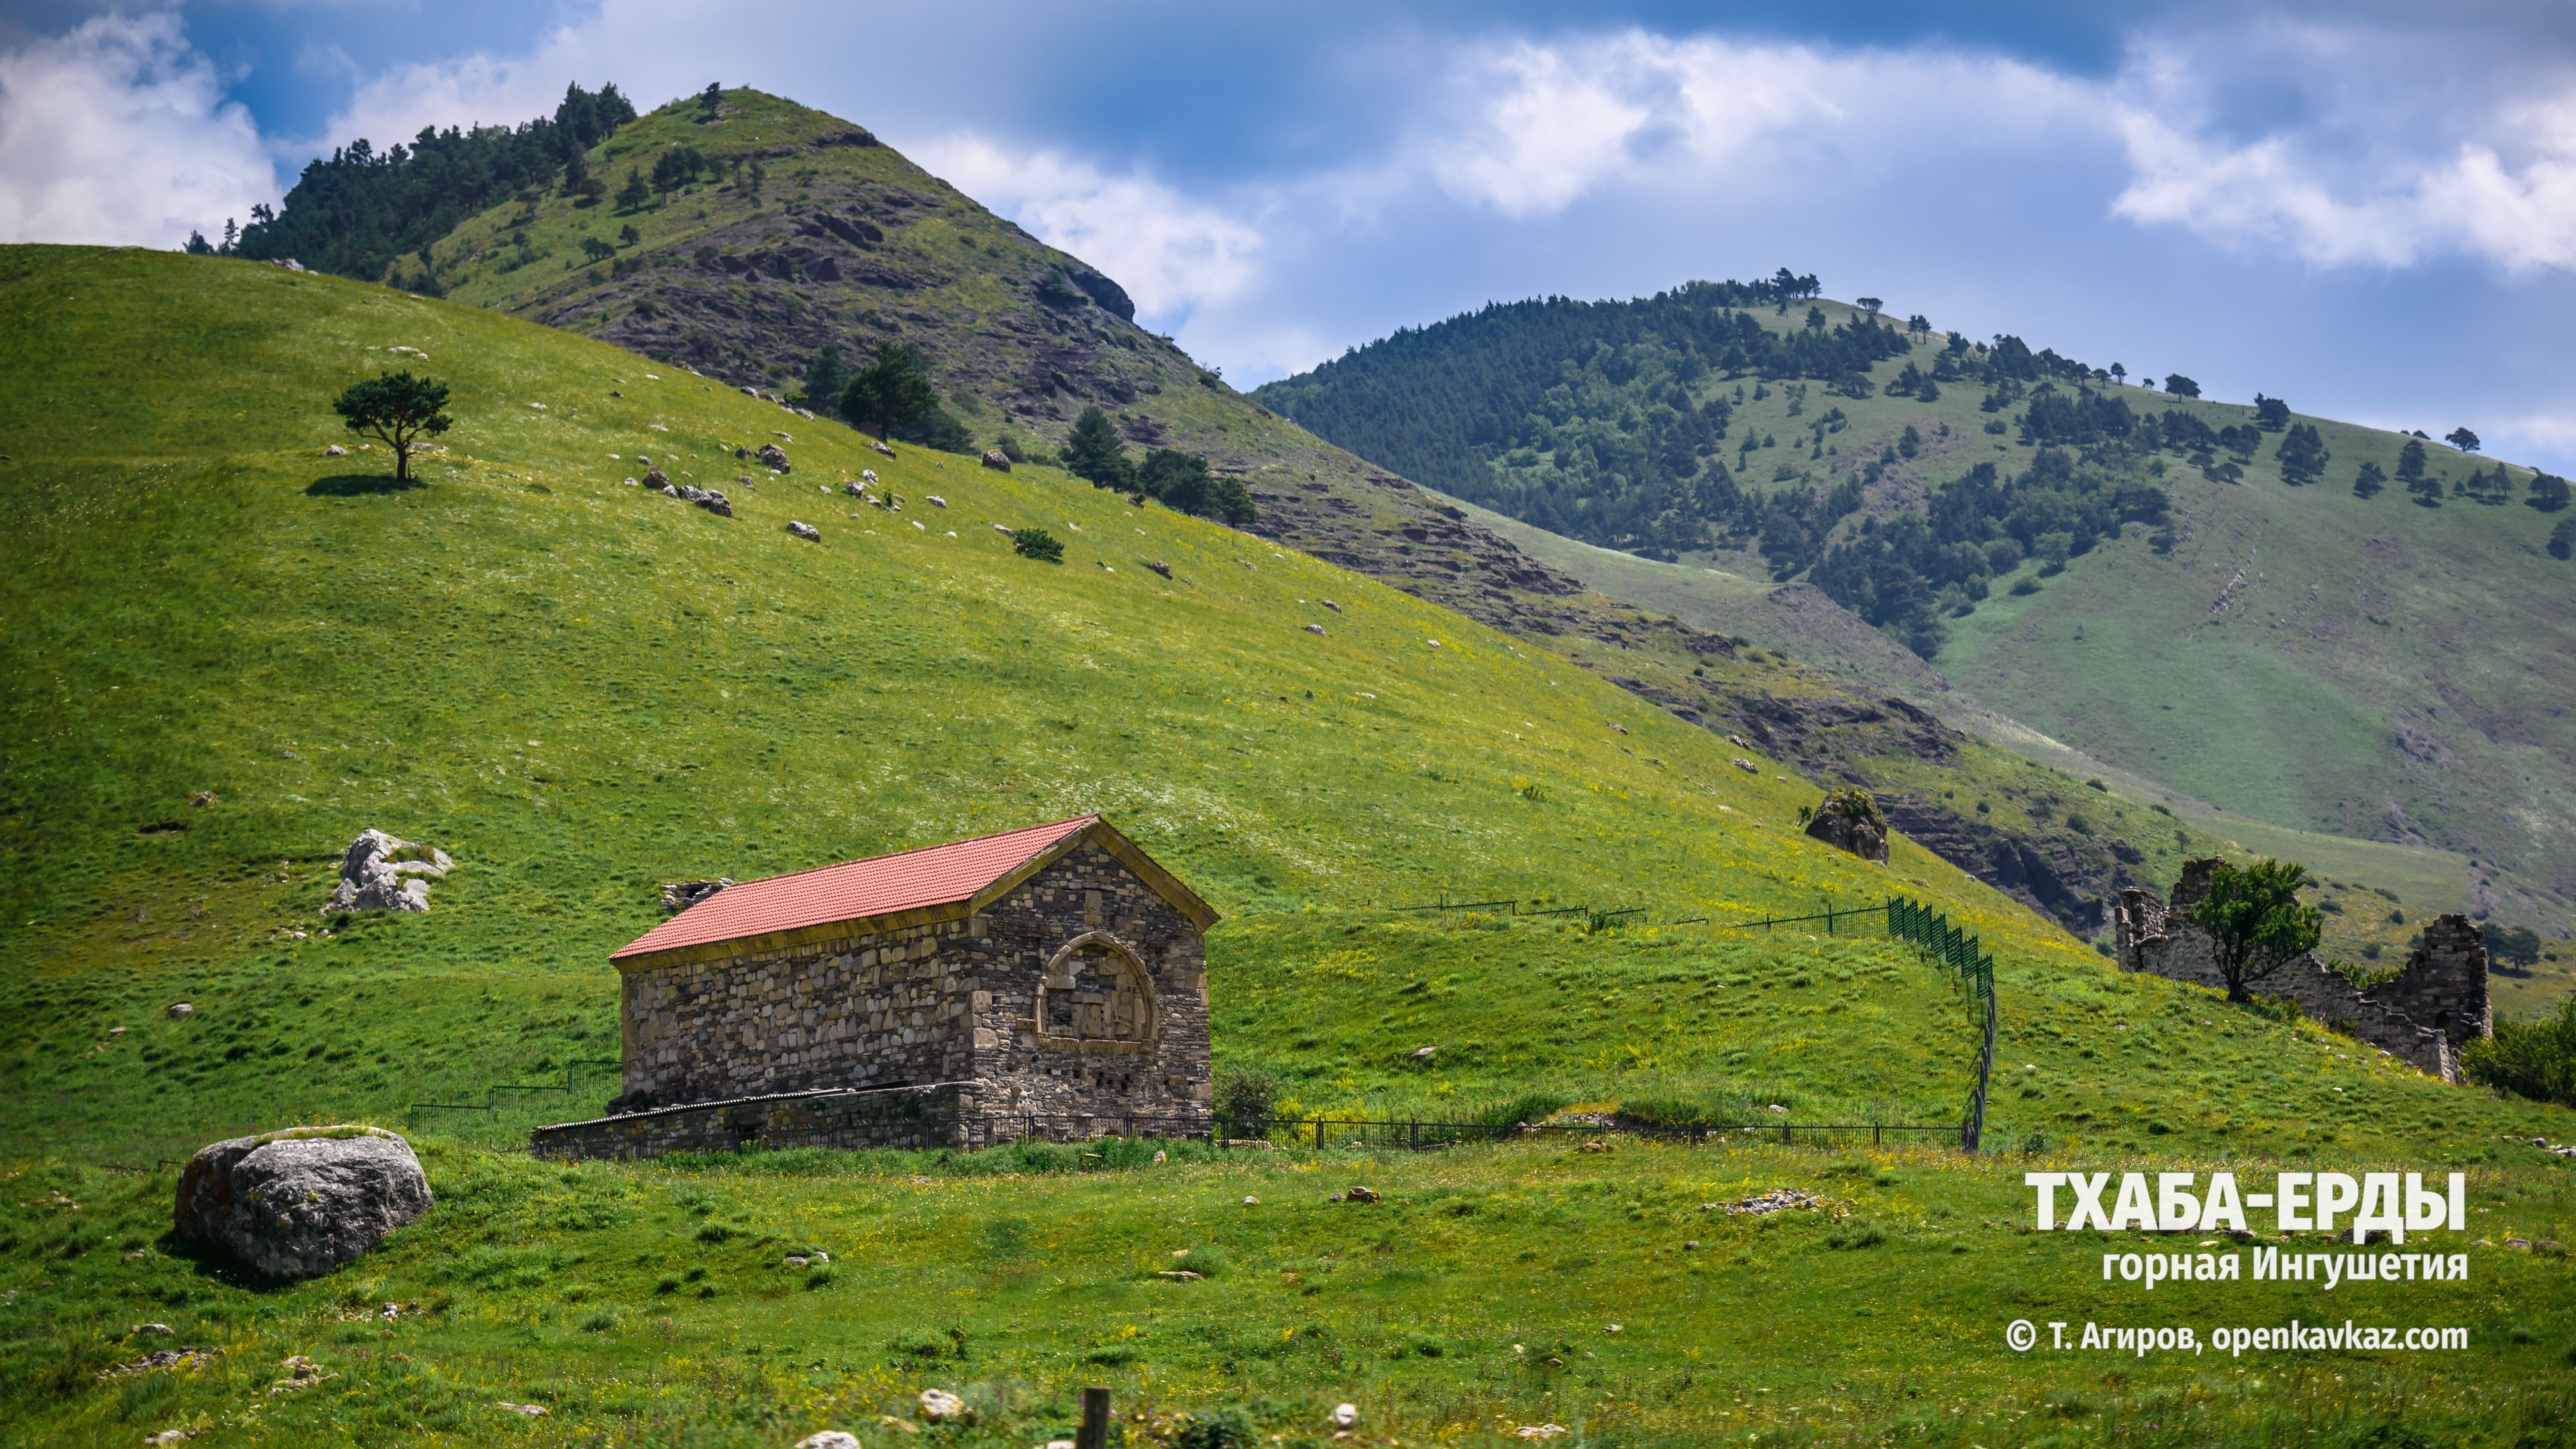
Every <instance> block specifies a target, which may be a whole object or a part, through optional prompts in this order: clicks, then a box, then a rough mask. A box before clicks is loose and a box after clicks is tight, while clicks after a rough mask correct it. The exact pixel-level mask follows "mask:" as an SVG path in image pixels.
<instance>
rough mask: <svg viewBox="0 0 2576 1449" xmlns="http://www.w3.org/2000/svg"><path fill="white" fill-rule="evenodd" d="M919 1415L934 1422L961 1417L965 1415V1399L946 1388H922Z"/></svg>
mask: <svg viewBox="0 0 2576 1449" xmlns="http://www.w3.org/2000/svg"><path fill="white" fill-rule="evenodd" d="M921 1417H923V1418H925V1419H928V1420H930V1421H931V1422H932V1423H934V1424H936V1423H940V1422H942V1421H944V1420H948V1419H963V1418H965V1417H967V1414H966V1401H965V1400H964V1399H961V1398H959V1397H957V1396H956V1395H955V1394H952V1393H950V1392H948V1391H947V1390H946V1389H923V1390H922V1391H921Z"/></svg>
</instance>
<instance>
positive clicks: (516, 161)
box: [188, 84, 635, 292]
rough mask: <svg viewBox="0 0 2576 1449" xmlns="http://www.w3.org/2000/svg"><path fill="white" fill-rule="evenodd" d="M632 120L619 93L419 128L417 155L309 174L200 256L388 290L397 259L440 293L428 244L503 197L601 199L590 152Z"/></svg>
mask: <svg viewBox="0 0 2576 1449" xmlns="http://www.w3.org/2000/svg"><path fill="white" fill-rule="evenodd" d="M634 119H635V107H634V106H633V105H632V104H630V103H629V102H628V101H627V99H626V98H625V97H624V96H622V95H620V94H618V92H617V87H616V86H615V85H613V84H612V85H603V86H601V87H600V88H599V89H598V90H597V91H585V90H583V89H582V88H581V87H580V86H579V85H574V86H571V87H569V88H568V89H566V91H565V92H564V99H563V103H562V104H561V105H558V106H557V107H555V113H554V115H553V116H551V117H539V118H538V119H536V120H532V121H528V122H526V123H524V124H522V125H519V126H517V127H510V126H477V127H475V128H474V129H473V130H471V131H460V130H458V129H457V128H455V127H453V126H451V127H449V128H448V129H446V130H444V131H441V130H438V129H437V128H436V127H423V128H422V129H421V132H420V134H419V135H418V136H416V137H414V138H413V140H412V144H411V145H409V146H403V145H401V144H396V145H394V146H392V147H389V148H387V149H386V150H384V151H381V152H380V151H377V150H376V149H375V148H374V147H373V146H372V145H371V144H369V143H368V142H366V141H364V140H359V141H353V142H351V143H350V144H348V145H347V146H343V147H340V148H339V149H337V150H335V151H333V152H332V153H331V157H330V159H329V160H327V161H324V160H317V161H314V162H313V163H312V164H310V165H308V166H306V167H305V168H304V174H303V175H302V176H301V177H300V178H298V179H297V181H296V183H295V186H294V187H293V189H291V190H289V191H288V192H287V193H286V198H285V200H284V202H283V203H282V204H281V205H280V207H279V208H278V209H277V210H275V211H272V210H270V209H269V208H268V207H267V206H266V205H260V206H254V207H252V208H251V224H250V225H249V226H247V227H237V226H236V225H235V223H234V222H231V221H227V222H226V223H225V224H224V242H223V244H222V245H221V246H215V245H210V244H209V243H208V242H207V241H206V239H205V237H204V236H203V235H202V234H193V235H191V236H190V238H189V243H188V250H190V251H192V252H218V253H221V254H224V255H233V256H244V257H252V258H256V259H260V260H276V259H281V258H285V257H294V258H296V259H297V260H299V261H301V262H303V263H304V265H306V266H308V267H311V268H313V269H315V270H316V271H324V272H330V273H334V274H336V275H338V276H344V277H356V278H358V279H360V280H362V281H370V282H375V281H383V280H386V279H387V273H388V272H389V271H391V270H392V269H393V268H395V267H396V265H397V264H398V263H400V262H401V260H402V259H403V258H404V257H406V256H410V255H413V254H417V256H418V259H419V266H420V273H419V275H418V276H416V277H409V278H401V279H397V280H398V281H399V284H400V285H404V286H408V287H410V288H411V289H412V290H414V291H425V292H435V291H436V290H437V289H438V281H437V274H436V265H435V262H434V259H433V258H432V257H431V256H430V251H429V249H430V245H431V244H432V243H433V242H436V241H437V240H438V239H439V238H441V237H443V236H445V235H447V234H448V233H449V232H451V231H453V230H455V229H456V226H457V224H458V223H459V222H462V221H464V220H465V219H466V218H467V217H469V216H472V215H474V214H475V213H476V212H479V211H482V210H484V209H485V208H487V207H490V206H492V205H493V204H495V203H496V202H499V201H501V200H503V199H505V198H508V197H511V196H514V195H516V196H518V197H519V198H520V199H521V200H523V201H533V200H534V199H535V193H536V192H538V191H542V190H544V189H545V188H547V187H549V186H551V185H553V184H554V182H555V179H556V178H557V177H558V176H559V175H561V176H563V177H564V178H565V179H566V181H567V184H568V185H569V186H570V187H571V189H573V190H575V191H581V192H584V193H585V194H590V195H596V194H597V193H598V189H599V188H598V183H597V182H596V181H595V180H593V179H592V178H590V177H589V175H588V172H587V171H586V169H585V168H584V166H583V161H582V153H583V152H585V151H587V150H588V149H589V148H591V147H592V146H595V145H597V144H598V143H599V141H600V140H601V139H602V138H603V137H605V136H607V135H608V134H609V133H611V132H613V131H615V130H616V129H617V128H618V127H620V126H623V125H625V124H626V123H628V122H630V121H632V120H634Z"/></svg>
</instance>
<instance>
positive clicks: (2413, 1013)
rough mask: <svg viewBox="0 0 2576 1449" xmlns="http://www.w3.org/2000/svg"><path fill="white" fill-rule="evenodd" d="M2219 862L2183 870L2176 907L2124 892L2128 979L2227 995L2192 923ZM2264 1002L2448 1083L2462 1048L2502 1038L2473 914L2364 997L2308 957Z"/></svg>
mask: <svg viewBox="0 0 2576 1449" xmlns="http://www.w3.org/2000/svg"><path fill="white" fill-rule="evenodd" d="M2216 864H2217V862H2216V861H2214V860H2195V861H2191V862H2189V863H2187V864H2185V865H2184V866H2183V870H2182V876H2181V878H2180V879H2179V880H2177V881H2175V882H2174V895H2173V901H2172V903H2171V904H2170V905H2168V904H2167V903H2166V902H2165V901H2164V900H2162V899H2160V898H2159V897H2158V896H2157V895H2156V894H2155V893H2154V892H2153V891H2144V890H2137V889H2134V888H2133V889H2129V890H2124V891H2122V892H2121V893H2120V904H2119V906H2118V907H2117V908H2116V909H2114V910H2113V911H2112V913H2111V922H2112V926H2113V929H2114V930H2115V931H2116V932H2117V934H2118V946H2119V949H2118V960H2119V964H2120V969H2121V970H2123V971H2131V972H2136V971H2143V972H2146V973H2148V974H2150V975H2155V976H2162V977H2166V978H2168V979H2170V980H2175V981H2188V982H2191V983H2193V984H2195V985H2199V986H2206V987H2209V988H2210V989H2211V990H2214V991H2224V990H2226V989H2227V980H2226V978H2225V977H2224V976H2223V975H2222V974H2220V972H2219V969H2218V953H2217V942H2216V941H2215V940H2213V939H2212V938H2211V936H2210V934H2209V932H2207V931H2205V930H2203V929H2201V927H2200V925H2199V924H2198V923H2197V922H2195V921H2193V920H2192V919H2191V909H2192V907H2194V906H2196V905H2198V904H2199V903H2200V899H2201V897H2202V896H2204V895H2206V894H2207V893H2208V890H2209V871H2210V867H2211V866H2213V865H2216ZM2249 989H2250V990H2253V991H2255V992H2257V993H2259V994H2262V995H2265V996H2280V997H2287V998H2288V999H2290V1000H2292V1001H2295V1002H2297V1003H2298V1005H2299V1010H2300V1011H2302V1012H2304V1013H2305V1014H2307V1015H2308V1016H2309V1017H2311V1018H2313V1019H2315V1020H2317V1021H2321V1022H2324V1023H2326V1024H2328V1025H2329V1026H2334V1027H2336V1029H2338V1030H2347V1031H2349V1032H2350V1033H2351V1034H2352V1037H2353V1039H2354V1040H2356V1041H2361V1042H2366V1043H2368V1044H2370V1045H2372V1046H2375V1047H2378V1048H2380V1049H2381V1050H2383V1051H2386V1052H2388V1053H2389V1054H2391V1055H2393V1056H2395V1057H2397V1058H2399V1059H2400V1060H2402V1061H2405V1062H2407V1063H2408V1064H2409V1065H2411V1066H2413V1067H2415V1068H2416V1069H2417V1070H2419V1071H2423V1072H2427V1073H2430V1074H2431V1075H2434V1076H2437V1077H2440V1078H2441V1079H2442V1080H2443V1081H2446V1082H2456V1081H2457V1080H2459V1073H2458V1067H2457V1063H2456V1058H2457V1055H2458V1053H2457V1048H2458V1047H2459V1046H2460V1045H2461V1044H2463V1043H2466V1042H2467V1041H2468V1040H2470V1039H2471V1038H2472V1037H2483V1036H2489V1035H2492V1034H2493V1025H2492V1013H2491V1009H2490V1007H2489V1005H2488V997H2487V951H2486V940H2485V937H2484V935H2483V933H2481V932H2480V931H2479V930H2478V928H2477V926H2476V925H2475V924H2474V923H2472V922H2471V921H2470V920H2469V919H2468V918H2467V917H2465V916H2458V915H2447V916H2442V917H2440V918H2438V919H2436V920H2435V921H2434V922H2433V923H2432V924H2431V925H2429V926H2427V927H2426V928H2425V931H2424V946H2423V949H2421V950H2418V951H2416V952H2414V953H2413V954H2412V955H2410V956H2409V957H2408V958H2407V961H2406V965H2405V967H2404V969H2402V970H2400V971H2399V972H2398V974H2397V976H2396V978H2395V979H2394V980H2390V981H2384V982H2381V983H2380V984H2378V985H2376V986H2373V987H2371V988H2369V989H2368V990H2366V991H2365V990H2363V989H2361V988H2359V987H2356V986H2354V985H2353V984H2352V982H2351V981H2350V980H2349V979H2347V978H2345V977H2344V976H2343V975H2341V974H2340V973H2337V972H2334V971H2330V970H2328V969H2326V964H2325V962H2324V961H2323V960H2321V959H2319V958H2318V956H2317V955H2316V953H2314V952H2309V953H2307V954H2306V955H2303V956H2301V957H2300V958H2299V959H2297V960H2295V961H2290V962H2287V963H2284V964H2283V965H2282V967H2281V968H2280V969H2279V970H2278V971H2276V972H2274V973H2273V974H2272V975H2270V976H2268V977H2265V978H2263V979H2261V980H2259V981H2256V982H2253V983H2250V984H2249Z"/></svg>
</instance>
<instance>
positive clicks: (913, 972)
mask: <svg viewBox="0 0 2576 1449" xmlns="http://www.w3.org/2000/svg"><path fill="white" fill-rule="evenodd" d="M624 1018H625V1032H626V1041H625V1060H626V1090H627V1091H628V1092H630V1093H633V1092H645V1093H649V1094H650V1095H651V1097H652V1100H653V1101H654V1102H656V1103H658V1104H663V1105H666V1106H667V1105H677V1104H683V1103H712V1102H718V1101H728V1100H732V1099H738V1098H750V1097H764V1096H774V1095H779V1094H788V1093H801V1092H815V1091H824V1090H837V1091H844V1092H846V1091H849V1090H852V1089H856V1088H860V1087H868V1086H878V1085H885V1084H891V1083H922V1082H961V1081H971V1082H975V1083H978V1084H980V1090H981V1092H982V1096H981V1101H982V1103H983V1106H982V1107H981V1108H979V1110H981V1111H987V1112H993V1113H1000V1114H1003V1115H1006V1116H1017V1117H1019V1118H1020V1119H1021V1120H1022V1124H1023V1130H1026V1131H1030V1132H1035V1133H1037V1134H1038V1135H1043V1136H1087V1135H1090V1129H1088V1128H1086V1127H1085V1125H1084V1124H1085V1123H1086V1121H1100V1122H1106V1121H1110V1120H1118V1121H1127V1120H1138V1121H1143V1122H1149V1123H1151V1124H1152V1125H1151V1127H1150V1130H1153V1131H1157V1132H1170V1133H1174V1134H1179V1133H1182V1132H1186V1131H1191V1130H1204V1124H1205V1119H1206V1118H1207V1116H1208V1112H1209V1106H1208V1103H1209V1098H1210V1096H1211V1092H1210V1084H1209V1065H1210V1064H1209V1054H1208V1011H1207V952H1206V947H1205V944H1204V942H1203V940H1202V938H1201V937H1200V935H1199V932H1198V929H1197V927H1196V925H1195V924H1194V923H1193V922H1192V921H1191V920H1190V919H1189V918H1188V917H1187V916H1185V915H1183V914H1181V913H1180V912H1179V911H1177V910H1175V909H1173V907H1172V906H1171V905H1170V904H1169V903H1167V902H1166V901H1164V899H1163V898H1162V897H1161V896H1160V895H1159V894H1157V893H1156V892H1155V891H1154V890H1153V889H1152V888H1151V887H1149V886H1147V885H1146V884H1145V882H1144V881H1143V880H1141V879H1139V878H1138V877H1137V876H1136V874H1135V873H1134V872H1133V871H1131V870H1129V869H1128V868H1127V866H1126V865H1125V864H1124V863H1123V862H1121V861H1120V860H1119V859H1118V858H1117V857H1116V856H1114V855H1111V854H1110V853H1109V852H1108V851H1106V850H1103V849H1101V848H1100V847H1098V846H1097V845H1094V844H1091V843H1089V842H1085V843H1084V844H1082V845H1080V846H1077V847H1076V848H1075V849H1073V850H1072V851H1069V852H1067V853H1066V854H1065V856H1064V857H1062V858H1061V859H1059V860H1056V861H1054V862H1052V863H1050V864H1049V865H1047V866H1046V867H1044V868H1043V869H1041V870H1039V871H1038V872H1037V873H1036V874H1034V875H1032V876H1031V877H1030V878H1029V879H1028V880H1026V881H1023V882H1022V883H1020V884H1019V885H1018V886H1017V887H1015V888H1013V889H1012V890H1011V891H1010V892H1009V893H1007V894H1006V895H1004V896H1003V897H1002V898H1001V899H1000V900H998V901H996V902H994V903H993V904H992V905H991V906H990V907H989V908H987V909H986V910H984V911H981V912H979V913H977V914H976V915H975V916H974V917H972V918H964V917H960V918H958V919H954V920H948V921H940V922H934V923H931V924H926V925H914V926H907V927H902V928H899V929H892V930H885V931H877V932H865V933H853V934H851V935H849V936H847V937H844V938H834V939H829V940H824V941H821V942H808V943H804V944H800V945H796V946H790V947H782V948H779V949H774V950H750V949H743V950H737V951H732V952H729V953H728V954H725V955H723V956H721V957H719V958H717V959H712V960H706V961H696V962H680V963H672V964H665V965H659V966H653V965H647V966H644V967H641V968H639V969H636V970H633V971H629V972H627V973H626V974H625V977H624ZM1050 1018H1051V1020H1050ZM1193 1122H1195V1123H1197V1124H1199V1125H1198V1126H1197V1127H1195V1128H1194V1127H1192V1126H1190V1124H1191V1123H1193ZM657 1150H664V1151H667V1150H673V1149H668V1148H662V1149H657Z"/></svg>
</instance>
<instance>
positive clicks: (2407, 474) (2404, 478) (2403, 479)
mask: <svg viewBox="0 0 2576 1449" xmlns="http://www.w3.org/2000/svg"><path fill="white" fill-rule="evenodd" d="M2423 476H2424V440H2423V439H2422V438H2408V439H2407V440H2406V446H2405V447H2404V448H2403V449H2402V450H2400V451H2399V452H2398V454H2397V481H2398V482H2400V483H2404V484H2407V485H2409V486H2410V487H2411V486H2412V485H2413V484H2414V482H2415V480H2416V479H2418V478H2421V477H2423Z"/></svg>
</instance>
